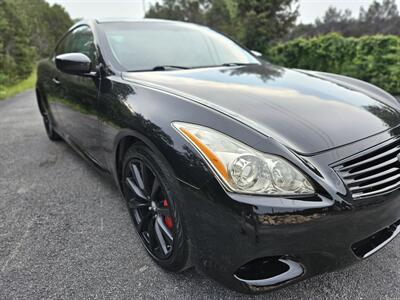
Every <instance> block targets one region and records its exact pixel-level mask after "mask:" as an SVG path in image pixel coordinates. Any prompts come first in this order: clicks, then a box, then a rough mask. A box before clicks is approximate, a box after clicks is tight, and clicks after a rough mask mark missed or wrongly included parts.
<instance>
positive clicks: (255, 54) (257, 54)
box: [250, 50, 262, 57]
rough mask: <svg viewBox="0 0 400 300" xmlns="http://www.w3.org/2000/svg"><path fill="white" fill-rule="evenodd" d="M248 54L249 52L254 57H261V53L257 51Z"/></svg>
mask: <svg viewBox="0 0 400 300" xmlns="http://www.w3.org/2000/svg"><path fill="white" fill-rule="evenodd" d="M250 52H251V54H253V55H254V56H255V57H261V56H262V53H261V52H258V51H256V50H251V51H250Z"/></svg>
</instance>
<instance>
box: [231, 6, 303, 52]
mask: <svg viewBox="0 0 400 300" xmlns="http://www.w3.org/2000/svg"><path fill="white" fill-rule="evenodd" d="M237 3H238V5H237V20H238V25H239V26H238V32H239V39H240V40H241V41H242V42H243V43H244V44H245V45H246V46H247V47H249V48H251V49H256V50H260V51H263V50H264V49H265V47H266V46H267V45H268V44H270V43H271V42H273V41H275V40H277V39H280V38H282V37H284V36H285V35H286V34H287V33H288V32H289V30H290V29H292V28H293V27H294V25H295V21H296V19H297V17H298V7H297V6H296V7H294V4H296V3H297V0H269V1H265V0H237Z"/></svg>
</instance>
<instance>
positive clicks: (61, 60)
mask: <svg viewBox="0 0 400 300" xmlns="http://www.w3.org/2000/svg"><path fill="white" fill-rule="evenodd" d="M55 62H56V67H57V68H58V69H59V70H60V71H62V72H64V73H68V74H72V75H85V74H88V73H90V71H91V68H92V61H91V60H90V58H89V57H87V56H86V55H85V54H82V53H66V54H60V55H57V56H56V58H55Z"/></svg>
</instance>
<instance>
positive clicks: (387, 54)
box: [265, 33, 400, 95]
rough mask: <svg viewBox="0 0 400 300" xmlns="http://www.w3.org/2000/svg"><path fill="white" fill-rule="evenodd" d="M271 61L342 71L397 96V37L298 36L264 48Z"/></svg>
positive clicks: (399, 69)
mask: <svg viewBox="0 0 400 300" xmlns="http://www.w3.org/2000/svg"><path fill="white" fill-rule="evenodd" d="M265 52H266V55H267V57H268V58H269V59H270V61H272V62H274V63H277V64H280V65H284V66H286V67H290V68H299V69H308V70H318V71H323V72H331V73H337V74H343V75H347V76H351V77H355V78H359V79H361V80H365V81H368V82H370V83H372V84H375V85H377V86H379V87H381V88H383V89H385V90H386V91H388V92H391V93H392V94H394V95H400V37H398V36H390V35H387V36H384V35H375V36H364V37H361V38H345V37H343V36H341V35H339V34H337V33H333V34H328V35H325V36H319V37H313V38H307V39H306V38H298V39H295V40H292V41H289V42H287V43H279V44H277V45H276V46H274V47H272V48H269V49H267V50H266V51H265Z"/></svg>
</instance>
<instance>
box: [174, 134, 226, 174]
mask: <svg viewBox="0 0 400 300" xmlns="http://www.w3.org/2000/svg"><path fill="white" fill-rule="evenodd" d="M178 129H179V130H180V131H181V132H182V133H183V134H184V135H185V136H186V137H187V138H188V139H189V140H191V141H192V143H193V144H195V145H196V147H197V148H198V149H199V150H200V151H201V153H203V154H204V155H205V156H206V157H207V159H208V160H209V161H210V162H211V163H212V164H213V165H214V167H215V168H216V169H217V170H218V173H219V174H220V175H221V176H222V177H223V178H224V179H225V180H228V178H229V176H228V172H227V170H226V168H225V166H224V164H223V163H222V162H221V160H220V159H219V158H218V157H217V156H216V155H215V154H214V152H212V151H211V149H210V148H208V147H207V146H206V145H204V144H203V142H202V141H200V139H199V138H198V137H196V136H195V135H194V134H193V133H191V132H190V131H189V130H187V129H185V128H182V127H179V128H178Z"/></svg>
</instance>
